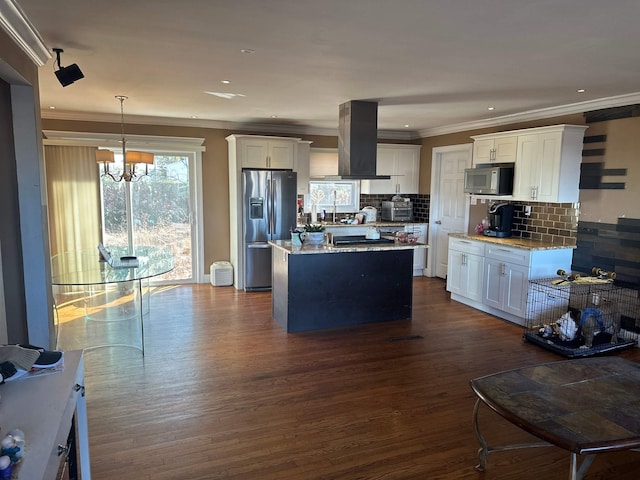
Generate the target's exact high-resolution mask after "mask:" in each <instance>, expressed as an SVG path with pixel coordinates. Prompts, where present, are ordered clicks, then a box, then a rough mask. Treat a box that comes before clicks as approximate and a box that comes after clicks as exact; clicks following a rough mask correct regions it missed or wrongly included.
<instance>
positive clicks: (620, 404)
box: [471, 357, 640, 480]
mask: <svg viewBox="0 0 640 480" xmlns="http://www.w3.org/2000/svg"><path fill="white" fill-rule="evenodd" d="M471 388H472V389H473V391H474V392H475V393H476V395H477V396H478V400H477V401H476V404H475V406H474V409H473V428H474V430H475V433H476V436H477V437H478V440H479V441H480V445H481V448H480V450H479V451H478V455H479V457H480V464H479V465H478V466H477V468H478V470H481V471H483V470H484V468H485V466H486V461H487V455H488V454H489V453H491V452H496V451H502V450H513V449H517V448H529V447H541V446H550V445H555V446H557V447H560V448H563V449H565V450H568V451H569V452H571V471H570V477H569V478H570V479H571V480H579V479H581V478H582V477H583V476H584V475H585V474H586V472H587V470H588V469H589V466H590V465H591V462H593V459H594V457H595V454H597V453H602V452H611V451H615V450H634V449H636V448H639V447H640V363H636V362H631V361H628V360H625V359H622V358H616V357H595V358H584V359H579V360H564V361H559V362H552V363H545V364H541V365H534V366H530V367H523V368H518V369H515V370H509V371H506V372H501V373H496V374H494V375H488V376H486V377H481V378H476V379H474V380H471ZM482 403H484V404H486V405H487V406H488V407H489V408H491V409H492V410H493V411H495V412H496V413H498V414H499V415H501V416H502V417H504V418H505V419H507V420H508V421H510V422H511V423H513V424H515V425H517V426H518V427H520V428H521V429H523V430H524V431H526V432H529V433H531V434H533V435H535V436H536V437H538V438H539V439H541V440H542V442H536V443H526V444H516V445H505V446H497V447H490V446H489V445H488V444H487V442H486V441H485V439H484V437H483V436H482V435H481V433H480V429H479V426H478V410H479V407H480V405H481V404H482ZM578 455H585V458H584V460H583V461H582V464H581V465H580V466H579V467H578Z"/></svg>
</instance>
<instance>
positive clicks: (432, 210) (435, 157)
mask: <svg viewBox="0 0 640 480" xmlns="http://www.w3.org/2000/svg"><path fill="white" fill-rule="evenodd" d="M458 150H466V151H467V152H468V159H467V167H471V160H472V158H473V143H461V144H457V145H447V146H446V147H433V149H432V150H431V190H430V192H431V193H430V201H429V219H430V221H429V237H428V238H429V248H428V249H427V268H426V269H425V272H426V276H427V277H435V276H436V262H435V255H436V251H437V248H436V247H437V246H436V243H437V241H438V237H437V233H438V225H437V224H436V223H435V220H436V217H437V212H438V208H439V206H440V205H439V202H438V199H439V198H440V174H441V169H442V155H443V154H445V153H450V152H455V151H458ZM469 205H470V197H469V195H465V214H464V217H465V218H464V224H465V230H467V229H468V228H469Z"/></svg>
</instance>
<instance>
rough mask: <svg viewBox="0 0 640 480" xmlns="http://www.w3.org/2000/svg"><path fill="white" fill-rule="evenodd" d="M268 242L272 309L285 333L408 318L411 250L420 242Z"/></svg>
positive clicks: (411, 283)
mask: <svg viewBox="0 0 640 480" xmlns="http://www.w3.org/2000/svg"><path fill="white" fill-rule="evenodd" d="M269 244H270V245H271V246H272V247H273V248H272V275H273V279H272V280H273V281H272V314H273V318H275V320H276V321H277V322H278V324H279V325H281V326H282V327H283V328H284V329H286V330H287V332H290V333H293V332H303V331H308V330H319V329H325V328H335V327H345V326H351V325H359V324H363V323H372V322H384V321H392V320H403V319H409V318H411V307H412V298H413V292H412V285H413V252H414V250H416V249H419V248H426V245H424V244H417V243H413V244H408V243H390V244H368V245H350V246H343V247H335V246H333V245H324V246H319V247H314V246H310V245H303V246H295V245H292V244H291V242H290V241H285V240H275V241H271V242H269Z"/></svg>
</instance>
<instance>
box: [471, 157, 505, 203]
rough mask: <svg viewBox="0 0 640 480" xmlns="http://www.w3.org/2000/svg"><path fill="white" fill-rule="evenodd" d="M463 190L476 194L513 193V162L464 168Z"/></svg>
mask: <svg viewBox="0 0 640 480" xmlns="http://www.w3.org/2000/svg"><path fill="white" fill-rule="evenodd" d="M464 192H465V193H475V194H477V195H511V194H513V164H512V163H511V164H506V165H499V166H497V165H496V166H493V165H492V166H486V167H476V168H467V169H465V171H464Z"/></svg>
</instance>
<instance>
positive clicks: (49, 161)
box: [44, 145, 100, 256]
mask: <svg viewBox="0 0 640 480" xmlns="http://www.w3.org/2000/svg"><path fill="white" fill-rule="evenodd" d="M44 153H45V155H44V157H45V168H46V181H47V201H48V204H49V237H50V238H49V241H50V243H51V255H52V256H53V255H56V254H58V253H62V252H69V251H77V250H81V249H87V248H96V245H97V244H98V242H99V241H100V177H99V175H98V167H97V164H96V148H95V147H70V146H69V147H68V146H57V145H47V146H45V150H44Z"/></svg>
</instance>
